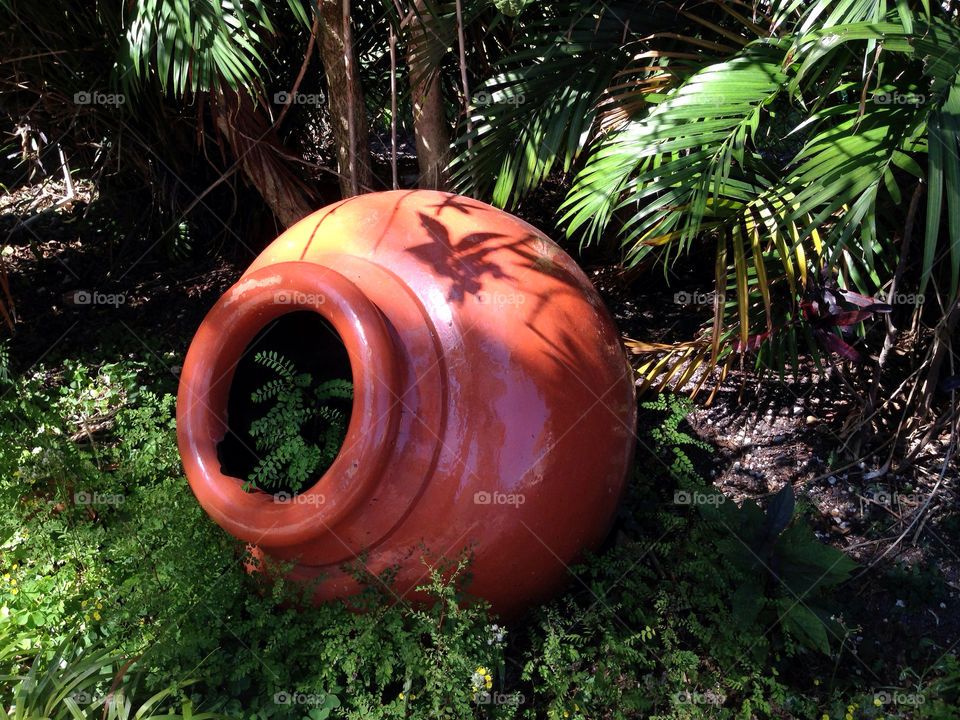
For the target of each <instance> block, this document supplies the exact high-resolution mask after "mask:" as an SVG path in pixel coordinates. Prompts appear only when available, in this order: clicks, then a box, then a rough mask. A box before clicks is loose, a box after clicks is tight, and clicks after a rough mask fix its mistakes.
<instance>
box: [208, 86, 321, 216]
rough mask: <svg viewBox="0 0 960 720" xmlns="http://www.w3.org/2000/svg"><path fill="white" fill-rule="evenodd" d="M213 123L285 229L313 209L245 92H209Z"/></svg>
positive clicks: (267, 124)
mask: <svg viewBox="0 0 960 720" xmlns="http://www.w3.org/2000/svg"><path fill="white" fill-rule="evenodd" d="M210 109H211V112H212V115H213V121H214V124H215V125H216V126H217V129H218V130H219V131H220V134H221V135H223V137H224V139H225V140H226V141H227V144H228V145H229V146H230V150H231V151H232V153H233V157H234V158H235V160H236V162H238V163H239V164H240V166H241V167H242V168H243V172H244V175H246V177H247V180H249V181H250V183H251V184H252V185H253V186H254V187H255V188H256V189H257V191H258V192H259V193H260V195H262V196H263V199H264V200H265V201H266V203H267V205H269V206H270V209H271V210H272V211H273V214H274V215H275V216H276V217H277V220H279V221H280V222H281V223H282V224H283V226H284V227H290V226H291V225H293V224H294V223H295V222H297V221H298V220H301V219H302V218H304V217H306V216H307V215H309V214H310V213H311V212H313V211H314V210H315V209H316V208H315V207H314V206H313V204H312V203H311V202H309V201H308V199H307V198H308V197H309V195H310V189H309V187H308V186H307V185H306V184H305V183H304V182H303V180H301V179H300V177H299V176H298V175H297V174H296V173H294V172H293V171H292V170H291V169H290V168H289V167H287V165H286V164H285V163H284V162H283V160H281V159H280V156H279V154H280V153H282V152H283V150H284V148H283V144H282V143H281V142H280V139H279V138H278V137H277V135H276V133H275V132H274V131H273V130H272V128H271V123H270V120H269V118H267V116H266V115H265V114H264V113H262V112H259V111H258V110H257V108H256V107H255V106H254V104H253V100H252V99H251V98H250V95H249V94H247V93H246V92H242V93H238V92H237V91H236V90H230V89H225V90H224V91H223V92H222V93H220V92H212V93H210Z"/></svg>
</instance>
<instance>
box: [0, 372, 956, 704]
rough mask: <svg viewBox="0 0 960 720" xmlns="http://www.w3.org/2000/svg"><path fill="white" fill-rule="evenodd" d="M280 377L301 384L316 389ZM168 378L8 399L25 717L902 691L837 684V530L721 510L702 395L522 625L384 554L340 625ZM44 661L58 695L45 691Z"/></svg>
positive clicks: (7, 557) (9, 528)
mask: <svg viewBox="0 0 960 720" xmlns="http://www.w3.org/2000/svg"><path fill="white" fill-rule="evenodd" d="M168 359H169V360H170V361H171V362H175V361H176V358H173V357H171V358H168ZM273 362H274V363H277V367H281V371H280V372H277V375H278V379H280V376H282V375H283V373H284V372H285V373H294V371H293V369H292V368H291V367H289V365H286V364H285V363H284V361H282V359H279V358H274V359H273ZM166 377H168V376H166V375H165V374H164V372H163V368H161V367H157V366H156V365H150V364H147V363H142V362H137V361H132V360H122V361H117V362H108V363H100V364H98V365H94V364H91V363H88V362H83V361H77V362H73V363H70V364H68V366H67V367H65V368H62V369H58V370H56V371H54V370H50V369H46V368H38V369H37V370H36V371H35V372H33V373H32V374H31V375H30V376H29V377H27V378H14V385H13V388H12V389H11V391H10V392H9V393H8V394H7V395H4V396H2V397H0V410H2V411H3V414H2V416H0V503H2V509H3V512H0V530H2V532H0V675H3V676H10V677H12V678H14V679H11V680H8V681H3V683H0V686H2V687H3V689H2V690H0V694H2V693H7V694H5V695H3V698H2V700H3V703H4V706H5V708H9V707H10V706H11V705H14V704H15V705H16V707H17V708H21V707H22V708H24V710H25V711H26V710H27V709H28V708H29V709H31V712H33V711H34V710H36V712H37V713H41V711H42V709H43V708H44V707H47V708H48V710H47V711H46V712H47V714H46V716H48V717H67V716H68V714H67V712H66V711H63V708H64V707H68V706H69V703H70V702H71V700H69V697H70V696H71V695H74V694H76V693H86V694H87V696H88V697H89V698H90V699H93V702H92V703H90V704H89V705H84V704H82V703H80V702H79V701H78V702H77V706H78V708H79V711H80V713H81V715H70V716H71V717H81V716H82V717H84V718H90V720H93V718H95V717H96V718H99V717H102V713H103V704H99V705H98V704H96V703H97V702H98V700H97V699H103V698H105V697H107V695H108V694H109V691H110V687H111V686H112V684H113V682H114V680H115V679H116V678H117V677H118V676H121V675H122V677H121V681H122V686H123V688H124V693H123V696H122V698H123V703H122V704H118V705H117V707H116V715H110V713H111V712H114V710H111V709H109V708H108V717H126V716H127V715H125V714H124V713H130V714H133V713H134V712H135V711H137V709H139V708H146V710H145V711H144V714H145V715H148V716H150V715H153V716H155V715H157V714H165V712H167V711H172V712H174V713H178V712H179V713H180V714H182V715H183V716H184V717H186V716H188V715H192V716H193V717H196V716H198V715H204V714H208V713H210V714H218V715H219V714H224V715H228V716H233V717H237V718H243V719H244V720H269V719H272V718H278V719H281V720H287V719H289V720H304V718H310V720H323V719H324V718H334V717H338V718H340V717H342V718H351V719H355V720H363V719H366V718H370V717H386V718H415V719H417V720H428V719H433V718H437V717H442V718H454V717H455V718H508V717H526V718H531V719H533V718H541V717H550V718H561V717H567V718H591V719H592V718H597V717H610V718H648V717H657V718H670V719H671V720H680V719H681V718H704V719H705V718H730V719H731V720H733V718H738V719H739V718H750V717H755V718H772V717H784V716H788V717H789V716H792V717H820V716H821V714H822V713H823V712H828V713H829V714H830V716H831V717H842V716H843V714H844V713H845V710H846V708H847V707H848V706H850V704H851V703H856V704H857V708H855V710H856V713H855V717H856V718H857V719H858V720H860V718H864V720H875V718H877V717H879V713H877V712H873V710H875V709H876V707H875V706H874V705H873V702H872V701H873V697H874V692H878V691H879V690H882V689H885V688H886V687H887V686H883V687H875V686H874V685H871V684H867V685H865V684H864V682H863V681H861V682H860V683H859V684H856V683H854V684H851V683H849V682H845V683H840V682H838V683H833V682H829V678H830V673H831V668H832V667H833V665H834V663H839V661H840V659H841V658H843V657H846V656H844V655H840V654H838V647H839V643H837V642H836V638H835V636H834V635H833V633H838V634H840V633H844V632H845V631H844V630H843V629H842V628H840V626H839V625H838V624H837V623H835V622H833V623H832V622H831V621H829V618H828V617H827V616H828V615H829V614H830V613H831V612H833V613H836V612H837V604H836V599H837V597H836V595H837V594H836V592H834V590H835V589H836V588H837V587H840V586H839V583H840V582H841V581H842V580H843V579H844V578H845V577H846V575H847V573H848V572H849V569H850V567H851V565H850V562H849V560H846V559H845V558H844V557H843V556H842V555H840V554H839V553H837V552H836V551H834V550H831V549H830V548H827V547H825V546H823V545H821V544H820V543H818V542H817V541H816V540H815V538H813V537H812V535H811V534H810V533H809V530H808V529H807V527H806V525H805V524H804V523H803V522H802V521H801V519H800V518H797V517H794V515H796V511H795V509H794V508H793V504H792V496H791V495H789V494H788V493H787V492H783V493H782V494H781V495H779V496H778V497H777V498H773V499H772V500H771V501H770V503H768V505H767V507H766V509H765V511H761V510H760V509H759V508H758V507H757V506H755V505H752V504H750V503H745V504H743V506H741V507H739V508H737V507H735V506H734V504H733V503H732V502H731V501H729V500H725V501H724V502H722V503H720V502H719V498H720V497H721V496H718V495H716V493H715V491H712V490H711V488H709V486H707V485H706V484H705V483H704V482H703V481H702V480H701V479H700V478H699V477H698V476H697V473H696V471H695V468H696V467H697V466H698V463H699V461H698V460H697V458H698V457H699V455H700V454H702V451H703V450H704V447H703V445H702V443H699V442H698V441H697V440H695V438H693V437H692V436H691V434H690V433H689V431H687V430H686V429H684V428H683V426H682V422H683V418H684V416H685V415H686V413H687V412H688V410H689V407H690V406H689V404H688V403H686V402H682V401H678V400H676V399H675V398H668V397H663V398H660V399H658V400H657V401H655V402H654V403H648V404H647V405H646V406H645V407H644V412H645V413H646V414H647V416H648V417H650V418H651V420H652V421H653V422H652V425H653V430H652V431H651V433H650V440H651V442H652V445H651V447H652V451H651V452H650V453H649V454H645V455H642V456H641V457H640V458H638V469H637V472H636V474H635V476H634V479H633V481H632V482H631V484H630V486H629V489H628V496H627V498H626V499H625V502H624V503H623V505H622V508H621V511H620V517H619V518H618V523H617V526H618V528H619V530H618V533H617V539H616V542H615V543H612V544H611V545H609V546H608V547H606V548H604V549H603V550H602V552H600V553H598V554H597V555H594V556H588V557H586V558H585V559H584V563H583V565H582V566H580V567H578V568H575V569H574V572H575V578H574V582H573V583H572V586H571V587H572V590H571V592H570V593H568V594H567V595H565V596H564V597H561V598H559V599H557V600H555V601H554V602H552V603H550V604H548V605H546V606H544V607H542V608H539V609H535V610H534V612H533V615H532V617H531V618H530V619H529V621H528V622H525V623H523V624H520V623H518V624H515V625H514V624H511V625H510V627H509V632H508V630H507V628H504V627H502V624H501V623H500V622H499V621H496V620H495V619H494V618H492V617H491V616H490V614H489V612H488V611H487V609H486V608H485V607H484V605H483V604H482V603H478V602H476V601H473V600H472V599H471V598H470V597H469V596H468V595H467V594H466V593H467V591H469V584H468V580H469V564H470V553H469V549H464V550H463V551H462V552H461V553H459V554H457V555H456V556H455V557H453V558H448V557H444V556H442V555H440V554H437V553H435V552H430V551H429V550H428V549H427V548H423V547H421V548H419V549H417V550H415V552H416V556H418V557H420V559H421V562H422V563H423V578H424V579H423V581H422V583H421V585H420V587H419V588H418V594H417V598H416V601H414V600H412V599H411V598H409V597H408V598H398V597H397V596H396V595H395V594H394V592H393V591H392V588H391V582H392V578H393V577H395V572H396V570H395V569H391V570H388V571H386V572H384V573H382V574H381V575H379V576H377V577H373V576H371V575H370V573H369V571H368V570H367V569H366V567H365V562H364V558H362V557H360V558H356V559H355V560H354V561H353V562H352V563H351V564H350V565H349V566H346V569H347V570H349V571H350V572H351V573H352V574H353V576H354V578H355V579H356V580H357V581H358V582H360V584H361V586H362V587H363V588H364V589H363V591H362V592H361V594H360V595H359V596H358V597H356V598H354V599H352V600H350V601H349V602H332V603H327V604H325V605H323V606H322V607H312V606H308V605H307V604H305V602H304V600H305V598H306V597H308V596H309V591H310V589H309V588H305V587H301V586H297V585H293V584H291V583H289V582H288V581H285V580H282V579H281V580H278V581H276V582H272V583H268V582H267V581H266V580H265V579H264V578H263V577H262V576H261V575H259V574H257V573H253V574H248V573H247V572H245V570H244V567H243V563H242V561H243V560H246V561H248V562H253V560H252V558H251V557H249V556H247V555H246V554H245V551H244V547H243V545H242V544H241V543H238V542H236V541H234V540H233V539H232V538H230V537H229V536H228V535H227V534H226V533H224V532H223V531H222V530H221V529H220V528H219V527H217V526H216V525H214V524H213V523H212V522H211V521H210V520H209V519H208V518H207V516H206V515H205V513H204V512H203V510H202V509H201V508H200V507H199V505H198V504H197V502H196V501H195V499H194V498H193V496H192V495H191V493H190V492H189V489H188V488H187V486H186V482H185V480H184V478H183V477H182V475H181V471H180V468H179V465H178V464H177V448H176V443H175V433H174V428H173V417H172V412H173V396H172V393H171V392H169V391H170V390H172V389H173V388H172V387H170V386H169V385H168V384H166V383H168V381H167V380H166V379H165V378H166ZM293 377H296V374H295V373H294V374H293ZM148 388H149V389H148ZM110 413H112V417H113V421H114V425H113V430H112V431H106V432H104V431H100V432H96V433H93V437H94V443H95V446H94V443H91V442H89V440H87V441H84V442H80V441H74V440H71V439H70V438H71V437H78V436H76V435H75V432H76V428H77V427H78V424H79V419H80V418H86V421H87V424H88V425H90V423H91V421H92V420H93V419H94V418H96V417H99V416H101V415H105V414H110ZM14 418H16V419H15V420H14ZM25 429H26V430H27V432H24V430H25ZM34 448H39V450H38V451H37V452H34ZM138 450H139V451H142V452H138ZM692 451H696V455H694V454H693V452H692ZM641 468H642V469H641ZM18 472H19V474H17V473H18ZM81 493H86V495H81ZM678 493H679V494H680V495H681V497H680V498H678ZM684 494H685V495H684ZM87 496H89V497H87ZM684 497H686V498H688V499H689V502H685V501H684ZM710 499H713V500H714V501H715V502H716V503H717V504H716V505H715V506H714V505H712V504H710V502H709V500H710ZM695 504H696V506H695ZM921 580H923V579H922V578H920V579H917V580H916V582H915V584H916V587H917V592H922V591H923V588H926V587H927V584H926V581H925V580H924V581H923V582H921ZM897 582H899V581H897ZM908 599H909V597H908ZM798 600H799V601H800V602H797V601H798ZM911 602H912V601H911ZM795 608H803V610H800V611H799V612H797V611H796V610H795ZM807 611H809V614H808V613H807ZM821 621H825V623H822V622H821ZM818 628H822V630H820V629H818ZM824 634H825V635H826V639H827V642H828V644H829V651H830V653H831V657H830V658H827V657H826V656H825V655H823V653H822V652H820V651H821V650H823V649H824V647H823V646H822V639H823V635H824ZM864 634H866V633H864ZM508 640H509V642H508ZM132 658H138V659H137V662H136V663H135V664H134V665H132V666H130V667H129V668H127V670H126V672H125V673H122V671H123V668H124V666H125V665H126V662H127V661H128V660H130V659H132ZM60 660H64V661H65V666H64V665H63V663H60ZM34 668H36V670H35V678H36V681H37V682H36V684H33V682H32V681H29V680H23V679H22V678H26V677H28V676H29V674H30V673H31V672H34ZM52 668H59V670H56V671H52V670H51V669H52ZM87 669H89V670H91V673H90V674H89V675H84V677H83V678H82V679H81V678H80V677H79V676H80V675H82V674H83V672H85V671H86V670H87ZM958 676H960V673H958V671H957V665H956V660H955V658H954V657H953V656H950V655H947V656H944V657H943V659H942V660H939V661H938V662H937V663H936V664H933V665H931V666H930V667H929V668H926V669H924V670H922V671H920V672H917V673H916V674H915V676H910V677H904V678H903V679H901V680H900V682H899V685H898V686H896V689H897V690H898V691H900V692H909V693H917V692H920V693H925V697H926V698H928V701H927V704H926V705H925V706H924V709H925V712H926V711H927V710H929V713H928V715H927V716H929V717H931V718H938V719H939V718H946V717H949V712H950V710H949V708H952V707H953V705H951V703H953V702H955V700H956V697H957V678H958ZM43 678H47V680H43ZM183 678H196V679H197V681H196V682H192V683H181V682H180V680H181V679H183ZM817 678H819V679H822V680H817V681H818V682H820V685H816V684H814V679H817ZM42 680H43V681H42ZM41 681H42V682H41ZM890 688H894V686H893V685H891V686H890ZM15 694H16V696H17V697H19V698H21V700H17V701H16V702H14V699H13V698H14V695H15ZM118 697H119V696H118ZM58 698H60V699H58ZM154 699H156V702H155V703H154V704H151V703H152V702H153V701H154ZM70 707H72V706H70ZM38 708H39V709H38ZM565 714H566V715H565ZM887 716H888V717H889V716H890V713H889V712H888V714H887Z"/></svg>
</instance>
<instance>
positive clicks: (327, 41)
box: [319, 0, 373, 197]
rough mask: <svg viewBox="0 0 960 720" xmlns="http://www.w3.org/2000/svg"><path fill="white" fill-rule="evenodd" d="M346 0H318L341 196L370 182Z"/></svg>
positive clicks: (366, 144) (362, 105) (363, 123)
mask: <svg viewBox="0 0 960 720" xmlns="http://www.w3.org/2000/svg"><path fill="white" fill-rule="evenodd" d="M344 2H345V0H320V3H319V5H320V18H321V20H322V23H321V25H322V27H321V31H320V43H319V46H320V58H321V61H322V62H323V70H324V73H325V74H326V76H327V90H328V96H329V97H328V105H329V109H330V122H331V123H332V125H333V142H334V146H335V149H336V154H337V167H338V172H339V173H340V190H341V192H342V193H343V196H344V197H349V196H351V195H355V194H356V193H357V192H363V191H364V190H369V189H370V188H371V186H372V185H373V174H372V172H371V170H370V146H369V145H368V142H367V134H368V130H367V115H366V112H365V110H364V103H363V88H362V87H361V86H360V79H359V78H358V77H357V74H356V72H352V71H351V70H352V69H354V68H356V67H358V65H357V59H356V54H355V53H354V50H353V45H352V43H351V42H350V33H349V29H350V28H349V20H348V19H347V18H346V17H345V16H346V13H344V12H343V11H344V9H345V7H348V6H345V5H344V4H343V3H344ZM348 63H349V65H348Z"/></svg>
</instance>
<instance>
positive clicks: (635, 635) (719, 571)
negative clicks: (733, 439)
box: [524, 396, 853, 718]
mask: <svg viewBox="0 0 960 720" xmlns="http://www.w3.org/2000/svg"><path fill="white" fill-rule="evenodd" d="M643 409H644V410H645V411H646V412H648V413H651V414H655V417H657V418H658V419H660V421H661V422H660V423H659V427H657V428H655V429H654V430H653V431H652V432H651V436H652V438H653V441H654V442H653V447H652V457H650V458H647V459H641V460H640V465H641V466H646V467H653V468H655V469H654V470H652V471H648V472H645V473H643V474H641V473H637V474H636V475H635V477H634V481H633V483H632V484H631V486H630V490H629V493H630V494H629V496H628V498H627V500H626V502H625V505H624V508H623V516H622V517H621V519H620V524H621V526H622V527H623V528H624V530H623V535H621V537H620V539H619V540H618V542H617V544H616V546H615V547H613V548H611V549H609V550H607V551H606V552H605V553H603V554H602V555H600V556H597V557H591V558H589V560H588V561H587V562H586V563H585V564H584V565H583V566H582V567H580V568H577V569H576V571H575V572H576V573H577V578H578V580H579V583H578V586H579V587H581V588H583V591H582V592H580V593H578V595H579V596H580V597H579V598H577V597H568V598H566V599H565V600H564V601H562V602H557V603H553V604H551V605H550V606H548V607H547V608H545V609H544V610H542V611H541V612H539V613H538V619H537V629H536V631H535V634H534V638H533V642H534V647H533V652H532V653H531V654H530V657H529V659H528V661H527V663H526V665H525V666H524V678H525V679H526V680H528V681H530V682H533V683H535V686H536V688H537V699H538V702H540V703H542V704H543V707H544V708H546V709H547V711H548V713H552V717H566V716H569V717H584V718H590V717H598V716H602V715H604V713H611V715H610V716H611V717H618V718H619V717H648V716H649V717H662V718H674V717H676V718H680V717H685V718H686V717H693V718H700V717H703V718H707V717H750V716H751V713H752V714H754V715H753V716H757V717H769V716H771V715H775V714H776V713H777V709H778V708H780V709H784V708H789V709H790V710H791V711H793V712H797V711H798V710H800V709H801V708H803V709H804V711H805V712H806V713H808V714H809V713H812V712H814V711H815V710H816V709H817V706H816V705H815V704H813V703H811V702H810V701H804V700H803V698H802V695H800V696H798V694H797V693H796V692H795V691H794V690H792V689H791V688H790V687H789V684H788V683H785V681H784V680H781V678H780V675H779V670H778V668H780V669H782V668H784V667H787V666H788V665H789V663H794V662H799V661H804V662H806V660H805V658H808V657H809V656H810V655H812V654H813V653H814V652H822V653H824V654H825V655H826V654H829V653H830V652H831V650H832V648H831V647H830V645H829V643H832V644H833V647H834V648H835V647H837V646H838V645H839V643H837V642H836V640H837V638H843V636H844V630H843V629H842V628H841V627H840V626H839V624H838V623H837V622H835V621H832V620H830V618H829V614H830V611H831V610H833V611H834V612H838V606H837V603H836V596H835V594H832V593H831V590H832V589H834V588H835V587H836V586H837V585H838V584H839V583H840V582H842V581H843V580H845V579H846V578H847V577H848V574H849V572H850V570H851V569H852V567H853V563H852V561H850V560H849V559H848V558H847V557H846V556H845V555H843V553H840V552H839V551H837V550H834V549H833V548H830V547H828V546H825V545H823V544H822V543H820V542H818V541H817V540H816V538H815V537H814V536H813V534H812V532H811V531H810V530H809V528H808V527H807V526H806V525H805V524H804V523H803V522H802V521H801V520H800V519H794V518H793V515H794V506H793V495H792V492H791V490H790V488H789V486H788V487H787V489H786V490H784V491H781V493H779V494H778V495H777V496H776V497H775V498H773V499H772V501H771V502H770V504H769V506H768V508H767V511H766V513H764V512H762V511H761V510H760V509H759V508H758V507H757V506H756V505H755V504H753V503H749V502H747V503H744V505H743V506H742V507H740V508H737V507H736V506H735V504H734V503H733V502H732V501H730V500H729V499H726V498H724V497H723V496H722V495H720V494H718V493H717V492H716V491H715V490H713V489H712V488H710V487H709V486H707V485H706V484H704V483H703V481H702V480H701V479H700V478H699V477H698V476H697V475H696V473H695V472H694V470H693V463H692V461H691V460H690V458H689V457H687V455H686V453H685V452H684V448H690V447H700V448H701V449H702V447H701V446H702V444H701V443H699V442H697V441H696V440H694V439H693V438H692V437H691V436H690V435H689V434H688V433H686V432H684V431H683V430H681V429H680V428H679V424H680V422H682V421H683V418H684V417H685V415H686V414H687V413H688V412H689V410H690V409H691V406H690V404H689V401H680V400H677V399H676V398H672V397H666V396H661V397H660V398H658V399H657V400H656V401H654V402H651V403H645V404H644V405H643ZM659 468H662V470H660V469H659ZM671 500H672V502H671ZM694 507H696V509H697V510H698V511H699V512H693V511H692V510H693V508H694ZM791 521H792V522H791ZM797 716H807V715H804V714H803V713H799V712H798V714H797Z"/></svg>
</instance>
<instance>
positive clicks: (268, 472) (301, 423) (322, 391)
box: [244, 350, 353, 494]
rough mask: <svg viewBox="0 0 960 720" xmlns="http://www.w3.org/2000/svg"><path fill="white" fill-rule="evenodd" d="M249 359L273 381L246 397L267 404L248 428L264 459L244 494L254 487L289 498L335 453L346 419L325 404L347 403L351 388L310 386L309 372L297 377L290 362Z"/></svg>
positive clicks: (274, 356)
mask: <svg viewBox="0 0 960 720" xmlns="http://www.w3.org/2000/svg"><path fill="white" fill-rule="evenodd" d="M254 360H255V361H256V362H257V363H259V364H260V365H262V366H263V367H264V368H265V369H266V370H269V371H271V372H272V373H274V374H275V375H277V377H275V378H274V379H272V380H270V381H268V382H267V383H265V384H264V385H263V386H262V387H260V389H258V390H255V391H254V392H253V393H252V394H251V396H250V397H251V400H253V402H255V403H257V404H267V403H271V401H272V404H271V405H270V407H269V408H268V409H267V411H266V412H265V413H264V414H263V415H262V416H261V417H259V418H258V419H256V420H254V421H253V422H252V423H251V424H250V435H251V436H253V438H254V440H255V442H256V446H257V450H258V451H260V452H262V453H265V455H264V456H263V457H262V458H261V459H260V461H259V462H258V463H257V466H256V468H255V469H254V470H253V472H252V473H251V474H250V476H249V482H248V483H245V484H244V489H249V487H250V483H256V485H257V486H258V487H260V488H261V489H263V490H266V491H268V492H277V491H289V492H291V493H294V494H295V493H297V492H299V491H300V490H301V489H302V488H303V486H304V484H305V483H307V481H309V480H311V479H313V478H315V477H316V475H318V474H322V473H323V472H325V471H326V470H327V468H329V467H330V465H331V464H332V463H333V461H334V459H335V458H336V456H337V453H338V452H340V446H341V445H342V444H343V438H344V437H345V436H346V433H347V419H346V417H345V416H344V413H343V412H341V411H340V410H338V409H337V408H335V407H332V406H331V405H330V401H331V400H334V399H341V400H350V399H351V398H352V397H353V384H352V383H351V382H350V381H349V380H328V381H326V382H323V383H319V384H316V385H314V383H313V378H312V377H311V376H310V374H309V373H298V372H297V371H296V368H294V366H293V363H291V362H290V361H289V360H287V359H285V358H283V357H282V356H280V355H279V354H278V353H276V352H275V351H272V350H271V351H260V352H258V353H257V354H256V355H255V356H254Z"/></svg>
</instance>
